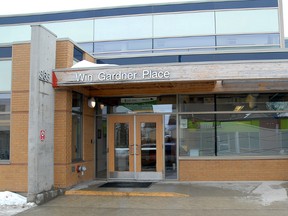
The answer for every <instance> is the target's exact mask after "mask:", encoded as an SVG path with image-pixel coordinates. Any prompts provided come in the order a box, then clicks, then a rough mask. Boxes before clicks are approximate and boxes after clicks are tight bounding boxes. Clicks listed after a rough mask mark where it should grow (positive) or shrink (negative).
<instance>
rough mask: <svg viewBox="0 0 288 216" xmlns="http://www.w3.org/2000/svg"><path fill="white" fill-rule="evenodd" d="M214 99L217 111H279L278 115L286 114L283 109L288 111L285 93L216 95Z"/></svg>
mask: <svg viewBox="0 0 288 216" xmlns="http://www.w3.org/2000/svg"><path fill="white" fill-rule="evenodd" d="M216 100H217V111H235V112H239V111H259V110H261V111H281V112H279V113H278V114H277V116H278V117H281V116H286V114H287V113H286V112H283V111H285V110H287V111H288V94H285V93H272V94H239V95H218V96H217V99H216ZM287 116H288V115H287Z"/></svg>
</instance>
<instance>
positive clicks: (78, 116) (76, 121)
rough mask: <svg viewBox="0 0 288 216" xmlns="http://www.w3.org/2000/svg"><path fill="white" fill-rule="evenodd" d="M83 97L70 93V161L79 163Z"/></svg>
mask: <svg viewBox="0 0 288 216" xmlns="http://www.w3.org/2000/svg"><path fill="white" fill-rule="evenodd" d="M82 122H83V96H82V95H81V94H79V93H76V92H73V93H72V161H73V162H76V161H81V160H82V159H83V157H82V148H83V147H82V146H83V139H82V138H83V131H82V128H83V127H82Z"/></svg>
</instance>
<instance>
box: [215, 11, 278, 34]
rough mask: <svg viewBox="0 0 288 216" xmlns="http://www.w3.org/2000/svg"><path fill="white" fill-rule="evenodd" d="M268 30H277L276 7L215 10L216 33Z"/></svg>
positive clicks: (265, 31) (243, 32) (266, 31)
mask: <svg viewBox="0 0 288 216" xmlns="http://www.w3.org/2000/svg"><path fill="white" fill-rule="evenodd" d="M269 32H271V33H272V32H279V25H278V10H277V9H266V10H239V11H218V12H216V34H247V33H269Z"/></svg>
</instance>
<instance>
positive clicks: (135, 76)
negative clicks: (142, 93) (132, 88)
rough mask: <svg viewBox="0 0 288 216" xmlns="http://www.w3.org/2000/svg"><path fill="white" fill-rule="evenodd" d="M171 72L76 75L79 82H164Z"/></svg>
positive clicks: (147, 71) (143, 71)
mask: <svg viewBox="0 0 288 216" xmlns="http://www.w3.org/2000/svg"><path fill="white" fill-rule="evenodd" d="M169 78H170V72H169V71H153V70H142V71H141V72H116V73H108V72H100V73H98V74H83V73H76V81H77V82H95V81H96V82H97V81H100V82H101V81H103V82H105V81H125V80H131V81H132V80H139V81H140V80H159V79H160V80H162V79H169Z"/></svg>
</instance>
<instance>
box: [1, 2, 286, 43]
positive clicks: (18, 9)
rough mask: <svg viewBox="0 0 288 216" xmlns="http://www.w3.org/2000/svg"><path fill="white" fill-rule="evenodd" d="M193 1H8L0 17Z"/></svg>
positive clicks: (284, 12) (284, 4) (3, 6)
mask: <svg viewBox="0 0 288 216" xmlns="http://www.w3.org/2000/svg"><path fill="white" fill-rule="evenodd" d="M193 1H194V2H195V1H199V0H42V1H41V0H8V1H5V4H3V5H1V7H0V17H1V16H5V15H12V14H13V15H14V14H31V13H39V12H54V11H69V10H75V9H76V10H77V9H78V10H79V9H89V8H105V7H115V6H129V5H144V4H157V3H165V2H193ZM210 1H211V0H210ZM282 1H283V10H284V11H283V14H284V34H285V37H287V38H288V0H282Z"/></svg>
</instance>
